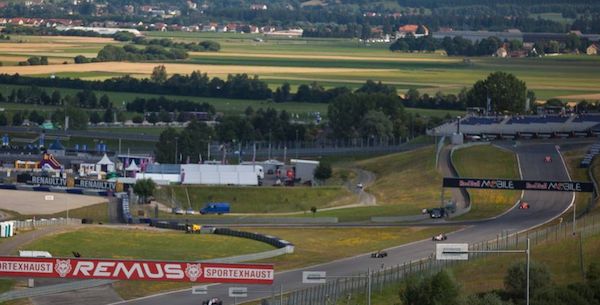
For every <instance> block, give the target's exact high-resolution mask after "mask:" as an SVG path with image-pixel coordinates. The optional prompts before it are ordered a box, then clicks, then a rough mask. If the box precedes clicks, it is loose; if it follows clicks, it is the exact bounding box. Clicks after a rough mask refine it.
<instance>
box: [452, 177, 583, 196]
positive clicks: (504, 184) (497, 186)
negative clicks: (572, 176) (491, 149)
mask: <svg viewBox="0 0 600 305" xmlns="http://www.w3.org/2000/svg"><path fill="white" fill-rule="evenodd" d="M443 185H444V187H460V188H476V189H490V190H526V191H557V192H583V193H591V192H593V191H594V184H593V183H591V182H577V181H536V180H506V179H479V178H444V184H443Z"/></svg>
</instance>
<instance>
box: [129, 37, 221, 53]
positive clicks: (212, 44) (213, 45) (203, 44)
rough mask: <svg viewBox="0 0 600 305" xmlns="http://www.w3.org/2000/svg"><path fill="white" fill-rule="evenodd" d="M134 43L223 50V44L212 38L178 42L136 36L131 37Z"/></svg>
mask: <svg viewBox="0 0 600 305" xmlns="http://www.w3.org/2000/svg"><path fill="white" fill-rule="evenodd" d="M131 40H132V42H133V43H135V44H138V45H147V46H151V45H158V46H161V47H164V48H179V49H184V50H187V51H191V52H207V51H209V52H217V51H219V50H221V44H219V43H218V42H216V41H212V40H204V41H200V42H197V43H196V42H176V41H173V40H172V39H169V38H154V39H148V38H145V37H134V38H132V39H131Z"/></svg>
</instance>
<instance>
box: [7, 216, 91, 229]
mask: <svg viewBox="0 0 600 305" xmlns="http://www.w3.org/2000/svg"><path fill="white" fill-rule="evenodd" d="M14 222H15V229H35V228H38V227H47V226H62V225H77V224H81V219H78V218H68V219H67V218H51V219H27V220H14Z"/></svg>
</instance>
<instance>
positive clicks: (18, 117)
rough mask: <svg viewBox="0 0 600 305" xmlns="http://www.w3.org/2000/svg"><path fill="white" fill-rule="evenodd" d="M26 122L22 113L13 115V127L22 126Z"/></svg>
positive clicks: (18, 112)
mask: <svg viewBox="0 0 600 305" xmlns="http://www.w3.org/2000/svg"><path fill="white" fill-rule="evenodd" d="M24 120H25V119H24V118H23V114H22V113H21V111H17V112H15V114H13V117H12V126H21V125H23V121H24Z"/></svg>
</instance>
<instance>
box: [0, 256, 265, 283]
mask: <svg viewBox="0 0 600 305" xmlns="http://www.w3.org/2000/svg"><path fill="white" fill-rule="evenodd" d="M274 276H275V271H274V269H273V265H263V264H218V263H197V262H164V261H136V260H112V259H81V258H33V257H14V256H1V257H0V277H31V278H36V277H46V278H68V279H81V280H84V279H85V280H88V279H105V280H148V281H176V282H192V283H241V284H265V285H269V284H272V283H273V278H274Z"/></svg>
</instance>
